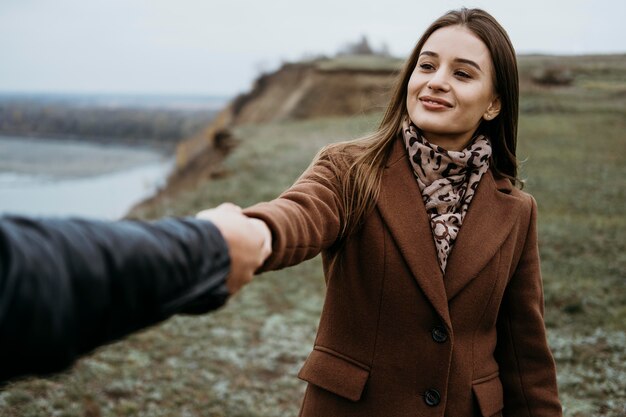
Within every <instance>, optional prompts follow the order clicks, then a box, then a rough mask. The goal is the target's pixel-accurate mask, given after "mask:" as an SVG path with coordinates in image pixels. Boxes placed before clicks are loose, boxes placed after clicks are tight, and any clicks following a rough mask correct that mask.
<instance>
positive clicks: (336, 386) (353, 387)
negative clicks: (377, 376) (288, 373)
mask: <svg viewBox="0 0 626 417" xmlns="http://www.w3.org/2000/svg"><path fill="white" fill-rule="evenodd" d="M369 374H370V368H369V367H368V366H366V365H364V364H362V363H360V362H358V361H355V360H353V359H351V358H349V357H347V356H345V355H342V354H340V353H338V352H335V351H333V350H331V349H327V348H324V347H322V346H315V348H314V350H313V352H311V354H310V355H309V357H308V358H307V360H306V362H305V363H304V366H303V367H302V369H301V370H300V372H299V373H298V378H300V379H303V380H305V381H307V382H309V383H311V384H313V385H316V386H318V387H320V388H323V389H325V390H327V391H330V392H332V393H334V394H337V395H339V396H341V397H344V398H347V399H349V400H351V401H358V400H359V399H360V398H361V394H362V393H363V388H365V383H366V382H367V379H368V378H369Z"/></svg>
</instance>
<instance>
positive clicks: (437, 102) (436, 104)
mask: <svg viewBox="0 0 626 417" xmlns="http://www.w3.org/2000/svg"><path fill="white" fill-rule="evenodd" d="M419 101H420V102H421V103H422V105H423V106H424V107H425V108H426V109H428V110H443V109H448V108H451V107H452V103H450V102H449V101H447V100H444V99H442V98H437V97H430V96H422V97H420V98H419Z"/></svg>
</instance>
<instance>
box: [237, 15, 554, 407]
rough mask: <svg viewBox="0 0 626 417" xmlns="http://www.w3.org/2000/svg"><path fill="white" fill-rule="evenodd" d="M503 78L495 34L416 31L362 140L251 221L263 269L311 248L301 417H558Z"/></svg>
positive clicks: (457, 27)
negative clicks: (259, 235)
mask: <svg viewBox="0 0 626 417" xmlns="http://www.w3.org/2000/svg"><path fill="white" fill-rule="evenodd" d="M517 113H518V75H517V66H516V60H515V53H514V50H513V47H512V45H511V43H510V41H509V39H508V36H507V35H506V32H505V31H504V29H502V27H501V26H500V25H499V24H498V23H497V22H496V21H495V19H494V18H493V17H491V16H490V15H489V14H487V13H486V12H484V11H482V10H479V9H472V10H467V9H461V10H458V11H452V12H449V13H447V14H446V15H444V16H442V17H441V18H439V19H438V20H436V21H435V22H434V23H433V24H432V25H431V26H430V27H429V28H428V29H427V30H426V32H425V33H424V35H423V36H422V37H421V39H420V40H419V42H418V43H417V45H416V47H415V49H414V50H413V52H412V54H411V56H410V58H409V59H408V61H407V63H406V66H405V68H404V70H403V71H402V73H401V74H400V78H399V82H398V84H397V86H396V88H395V91H394V93H393V97H392V100H391V103H390V105H389V107H388V109H387V112H386V113H385V115H384V117H383V120H382V122H381V125H380V128H379V129H378V131H377V132H375V133H374V134H372V135H371V136H369V137H366V138H363V139H360V140H357V141H353V142H347V143H341V144H335V145H331V146H329V147H327V148H326V149H324V150H323V151H322V152H320V154H319V155H318V157H317V158H316V160H315V161H314V162H313V164H312V165H311V167H310V168H309V169H308V170H307V171H306V172H305V173H304V174H303V175H302V177H301V178H300V179H299V180H298V181H297V182H296V183H295V184H294V185H293V186H292V187H291V188H290V189H289V190H287V191H286V192H284V193H283V194H282V195H281V196H280V197H279V198H278V199H276V200H274V201H271V202H269V203H260V204H258V205H255V206H253V207H250V208H248V209H247V210H245V213H246V214H247V215H248V216H251V217H255V218H258V219H261V220H263V221H264V222H265V223H266V224H267V226H268V227H269V230H270V231H271V234H272V239H273V243H272V250H273V253H272V255H271V256H270V258H269V259H268V261H267V262H266V263H265V265H264V268H263V269H264V270H271V269H279V268H283V267H286V266H289V265H294V264H297V263H299V262H302V261H304V260H305V259H308V258H311V257H313V256H315V255H316V254H318V253H319V252H322V256H323V261H324V273H325V277H326V283H327V295H326V300H325V304H324V310H323V313H322V317H321V321H320V325H319V329H318V334H317V337H316V340H315V346H314V349H313V352H312V353H311V355H310V356H309V358H308V359H307V361H306V363H305V365H304V367H303V368H302V370H301V372H300V374H299V376H300V377H301V378H302V379H304V380H306V381H308V382H309V385H308V387H307V391H306V395H305V398H304V401H303V405H302V411H301V416H306V417H319V416H391V417H395V416H444V415H445V416H450V417H467V416H501V415H504V416H533V417H538V416H550V417H553V416H560V415H561V407H560V404H559V400H558V394H557V387H556V372H555V366H554V361H553V358H552V355H551V353H550V350H549V348H548V346H547V342H546V336H545V328H544V322H543V294H542V284H541V275H540V269H539V258H538V250H537V234H536V213H537V209H536V204H535V202H534V200H533V199H532V197H530V196H529V195H527V194H525V193H523V192H521V191H520V190H519V189H517V188H515V185H516V184H517V183H518V180H517V161H516V158H515V147H516V135H517Z"/></svg>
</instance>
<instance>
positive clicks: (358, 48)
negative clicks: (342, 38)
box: [337, 35, 390, 56]
mask: <svg viewBox="0 0 626 417" xmlns="http://www.w3.org/2000/svg"><path fill="white" fill-rule="evenodd" d="M344 55H378V56H390V53H389V46H388V45H387V44H386V43H383V44H382V45H381V47H380V48H379V49H375V48H373V47H372V46H371V45H370V43H369V41H368V40H367V36H365V35H362V36H361V39H360V40H358V41H356V42H353V43H348V44H346V45H344V46H342V47H341V48H340V49H339V51H338V52H337V56H344Z"/></svg>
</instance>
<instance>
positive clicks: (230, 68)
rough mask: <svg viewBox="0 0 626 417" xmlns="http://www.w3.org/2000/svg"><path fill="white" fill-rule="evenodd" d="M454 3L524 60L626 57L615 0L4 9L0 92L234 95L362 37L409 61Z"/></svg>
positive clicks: (206, 0) (64, 0) (242, 0)
mask: <svg viewBox="0 0 626 417" xmlns="http://www.w3.org/2000/svg"><path fill="white" fill-rule="evenodd" d="M461 6H467V7H482V8H484V9H485V10H487V11H488V12H490V13H491V14H493V15H494V16H495V17H496V18H497V19H498V20H499V21H500V23H501V24H502V25H503V26H504V27H505V28H506V29H507V31H508V32H509V35H510V37H511V39H512V41H513V44H514V45H515V47H516V49H517V51H518V52H519V53H528V52H540V53H556V54H581V53H624V52H626V23H625V22H624V18H625V17H626V2H623V1H615V0H597V1H581V0H555V1H551V0H524V1H515V2H509V1H503V0H484V1H469V2H460V1H445V0H431V1H428V2H425V1H417V0H410V1H401V0H377V1H369V0H304V1H302V0H266V1H263V0H0V92H3V91H4V92H6V91H12V92H14V91H26V92H96V93H98V92H109V93H154V94H159V93H177V94H213V95H234V94H237V93H240V92H244V91H246V90H248V89H249V88H250V86H251V84H252V81H253V80H254V79H255V78H256V76H257V75H258V74H259V73H260V72H262V71H269V70H272V69H275V68H277V66H278V65H280V63H281V62H283V61H288V60H296V59H298V58H300V57H302V56H304V55H306V54H333V53H334V52H336V50H337V49H338V48H339V47H341V46H342V45H345V44H346V43H349V42H354V41H356V40H358V39H359V38H360V37H361V36H362V35H366V36H367V37H368V39H369V40H370V43H371V44H372V45H373V46H374V47H379V46H381V45H382V44H383V43H385V44H386V45H387V46H388V48H389V50H390V52H391V53H392V54H393V55H397V56H406V55H407V54H408V53H409V52H410V50H411V48H412V47H413V45H414V44H415V42H416V40H417V38H418V37H419V36H420V34H421V33H422V32H423V30H424V29H425V28H426V27H427V26H428V24H429V23H430V22H432V20H434V19H435V18H437V17H438V16H440V15H441V14H443V13H445V12H446V11H447V10H449V9H452V8H458V7H461Z"/></svg>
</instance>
